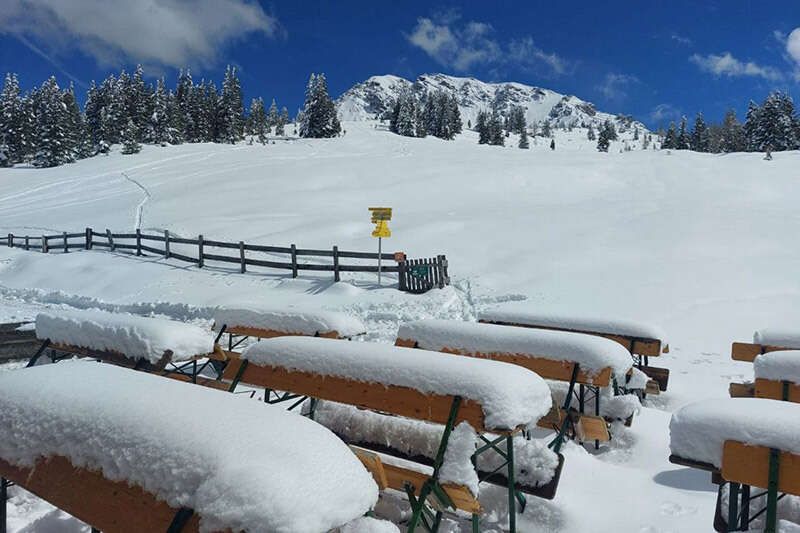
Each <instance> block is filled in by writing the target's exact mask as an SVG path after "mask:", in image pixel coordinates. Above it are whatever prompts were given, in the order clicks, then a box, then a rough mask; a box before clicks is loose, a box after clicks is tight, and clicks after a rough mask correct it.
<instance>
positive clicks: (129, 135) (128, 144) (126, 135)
mask: <svg viewBox="0 0 800 533" xmlns="http://www.w3.org/2000/svg"><path fill="white" fill-rule="evenodd" d="M141 149H142V146H141V145H140V144H139V132H138V131H137V128H136V124H134V122H133V119H132V118H129V119H128V124H126V126H125V129H124V130H122V153H123V154H126V155H128V154H136V153H139V152H140V151H141Z"/></svg>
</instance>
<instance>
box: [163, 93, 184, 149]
mask: <svg viewBox="0 0 800 533" xmlns="http://www.w3.org/2000/svg"><path fill="white" fill-rule="evenodd" d="M167 117H168V118H167V124H168V126H167V139H168V141H167V142H169V143H170V144H181V143H183V131H184V124H183V111H182V110H181V107H180V105H178V98H177V97H176V96H175V93H173V92H172V91H170V92H169V93H168V94H167Z"/></svg>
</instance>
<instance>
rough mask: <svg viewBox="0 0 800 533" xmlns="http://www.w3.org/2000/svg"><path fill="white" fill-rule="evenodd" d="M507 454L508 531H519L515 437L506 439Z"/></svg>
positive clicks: (513, 532)
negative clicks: (515, 488) (515, 474)
mask: <svg viewBox="0 0 800 533" xmlns="http://www.w3.org/2000/svg"><path fill="white" fill-rule="evenodd" d="M506 454H507V457H508V530H509V531H510V533H516V531H517V499H516V495H515V490H514V485H515V484H516V481H515V479H514V435H509V436H508V437H506Z"/></svg>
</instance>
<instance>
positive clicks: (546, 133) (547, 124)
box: [542, 120, 553, 137]
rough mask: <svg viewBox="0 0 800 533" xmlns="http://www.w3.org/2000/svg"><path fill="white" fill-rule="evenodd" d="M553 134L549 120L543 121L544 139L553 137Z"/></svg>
mask: <svg viewBox="0 0 800 533" xmlns="http://www.w3.org/2000/svg"><path fill="white" fill-rule="evenodd" d="M552 135H553V132H552V131H550V122H548V121H547V120H543V121H542V137H551V136H552Z"/></svg>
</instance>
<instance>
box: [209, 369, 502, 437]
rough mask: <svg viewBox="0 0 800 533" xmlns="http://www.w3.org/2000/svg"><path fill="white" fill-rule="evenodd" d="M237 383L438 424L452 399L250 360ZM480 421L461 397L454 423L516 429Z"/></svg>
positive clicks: (228, 373)
mask: <svg viewBox="0 0 800 533" xmlns="http://www.w3.org/2000/svg"><path fill="white" fill-rule="evenodd" d="M241 365H242V361H241V360H232V361H231V362H229V363H228V365H227V366H226V367H225V371H224V374H223V379H226V380H234V379H235V378H236V376H237V374H238V373H239V369H240V367H241ZM240 382H242V383H246V384H248V385H256V386H259V387H265V388H268V389H272V390H279V391H287V392H293V393H296V394H302V395H304V396H310V397H312V398H318V399H321V400H330V401H334V402H339V403H344V404H348V405H354V406H356V407H362V408H365V409H372V410H375V411H380V412H383V413H391V414H394V415H399V416H405V417H407V418H413V419H416V420H426V421H429V422H436V423H439V424H444V423H446V422H447V418H448V416H449V414H450V407H451V405H452V402H453V396H452V395H443V394H426V393H423V392H420V391H418V390H416V389H413V388H411V387H403V386H396V385H386V384H382V383H373V382H363V381H356V380H353V379H347V378H342V377H338V376H324V375H320V374H315V373H311V372H303V371H293V370H288V369H285V368H281V367H273V366H262V365H256V364H253V363H249V364H248V365H247V367H246V368H245V370H244V373H243V374H242V375H241V377H240ZM484 420H485V418H484V414H483V409H482V407H481V405H480V404H479V403H478V402H476V401H474V400H470V399H467V398H464V399H462V402H461V407H460V408H459V410H458V416H457V417H456V424H458V423H460V422H462V421H466V422H469V424H470V425H471V426H472V427H473V428H474V429H475V430H476V431H478V432H481V433H485V432H487V431H492V432H495V433H497V432H499V433H503V432H505V433H508V432H513V431H515V430H516V428H487V427H486V426H485V423H484Z"/></svg>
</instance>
